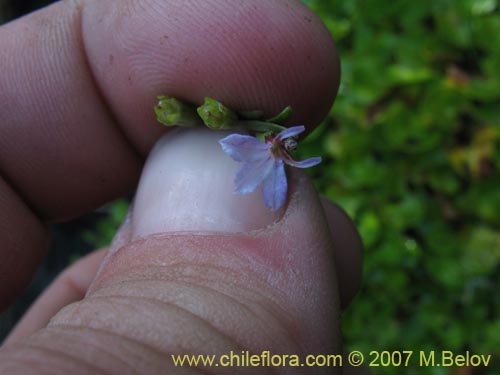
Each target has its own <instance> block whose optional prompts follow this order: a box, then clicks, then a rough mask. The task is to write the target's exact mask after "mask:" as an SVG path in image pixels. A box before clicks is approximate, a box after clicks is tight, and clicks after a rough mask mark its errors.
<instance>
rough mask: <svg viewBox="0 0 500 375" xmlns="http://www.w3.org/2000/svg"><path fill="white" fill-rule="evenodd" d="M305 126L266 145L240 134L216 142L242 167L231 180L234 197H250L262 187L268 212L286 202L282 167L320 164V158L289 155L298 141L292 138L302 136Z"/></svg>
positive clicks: (304, 166)
mask: <svg viewBox="0 0 500 375" xmlns="http://www.w3.org/2000/svg"><path fill="white" fill-rule="evenodd" d="M304 130H305V127H304V126H293V127H291V128H288V129H285V130H283V131H282V132H281V133H279V134H278V135H276V136H268V137H266V140H265V142H261V141H260V140H259V139H257V138H255V137H252V136H249V135H242V134H231V135H229V136H227V137H225V138H223V139H221V140H220V141H219V143H220V144H221V146H222V150H223V151H224V152H225V153H226V154H228V155H229V156H231V158H233V159H234V160H236V161H239V162H242V163H243V166H242V167H241V169H240V170H239V171H238V173H237V174H236V177H235V179H234V193H235V194H250V193H252V192H254V191H255V189H257V187H258V186H259V185H261V184H262V197H263V199H264V204H265V205H266V206H267V207H269V208H270V209H271V210H273V211H276V210H278V209H280V208H281V207H282V206H283V205H284V204H285V201H286V193H287V189H288V185H287V181H286V174H285V164H288V165H291V166H292V167H297V168H309V167H312V166H314V165H316V164H319V163H320V162H321V158H320V157H315V158H310V159H306V160H303V161H296V160H293V158H292V157H291V156H290V151H293V150H294V149H295V148H296V146H297V142H296V141H295V139H293V138H292V137H294V136H296V135H298V134H300V133H302V132H303V131H304Z"/></svg>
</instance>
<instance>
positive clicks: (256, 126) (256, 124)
mask: <svg viewBox="0 0 500 375" xmlns="http://www.w3.org/2000/svg"><path fill="white" fill-rule="evenodd" d="M241 124H242V125H243V127H244V128H245V129H249V130H253V131H256V132H261V133H265V132H273V133H281V132H282V131H283V130H285V129H286V128H285V127H284V126H281V125H278V124H273V123H270V122H265V121H242V122H241Z"/></svg>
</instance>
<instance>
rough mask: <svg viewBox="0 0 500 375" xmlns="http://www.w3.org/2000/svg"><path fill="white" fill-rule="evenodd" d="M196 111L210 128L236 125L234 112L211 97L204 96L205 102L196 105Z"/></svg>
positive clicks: (225, 127)
mask: <svg viewBox="0 0 500 375" xmlns="http://www.w3.org/2000/svg"><path fill="white" fill-rule="evenodd" d="M197 111H198V115H199V116H200V117H201V119H202V120H203V122H204V123H205V125H206V126H207V127H209V128H210V129H216V130H217V129H230V128H232V127H234V126H236V123H237V120H238V117H237V116H236V113H235V112H233V111H231V110H230V109H229V108H227V107H226V106H225V105H224V104H222V103H221V102H219V101H217V100H215V99H212V98H205V102H204V103H203V105H201V106H199V107H198V109H197Z"/></svg>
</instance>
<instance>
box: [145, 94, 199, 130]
mask: <svg viewBox="0 0 500 375" xmlns="http://www.w3.org/2000/svg"><path fill="white" fill-rule="evenodd" d="M154 110H155V113H156V118H157V120H158V122H160V123H162V124H163V125H166V126H176V125H177V126H185V127H191V126H196V125H201V121H200V118H199V117H198V116H197V115H196V111H195V109H194V107H193V106H191V105H189V104H186V103H184V102H182V101H180V100H179V99H176V98H172V97H169V96H164V95H160V96H158V104H157V105H156V106H155V108H154Z"/></svg>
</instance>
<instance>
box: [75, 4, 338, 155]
mask: <svg viewBox="0 0 500 375" xmlns="http://www.w3.org/2000/svg"><path fill="white" fill-rule="evenodd" d="M103 14H107V15H108V16H107V17H106V18H103V17H102V15H103ZM82 29H83V39H84V44H85V46H86V50H87V53H88V57H89V61H90V66H91V67H92V68H93V71H94V74H95V76H96V77H97V81H98V83H99V85H100V87H101V89H102V92H103V94H104V96H105V97H106V99H107V101H108V102H109V103H111V106H112V107H113V109H114V112H115V113H116V115H117V117H118V118H119V120H120V122H121V123H123V124H124V126H125V132H126V133H127V134H128V136H129V138H130V139H132V140H133V141H134V142H142V144H139V145H138V149H140V150H142V151H144V152H145V151H146V150H149V148H150V147H151V146H152V144H153V142H154V139H155V138H156V137H157V135H158V134H157V133H158V131H156V132H155V131H154V130H152V129H146V128H145V127H144V123H145V121H147V122H154V117H153V113H152V111H151V103H153V102H154V98H155V97H156V95H158V94H160V93H165V94H168V95H172V96H177V97H180V98H182V99H184V100H188V101H191V102H193V103H201V102H202V101H203V98H204V97H205V96H210V97H214V98H216V99H218V100H220V101H222V102H224V103H225V104H226V105H228V106H229V107H232V108H235V109H241V110H253V109H262V110H264V111H265V112H266V114H267V115H275V114H276V113H278V112H279V111H280V110H281V109H283V108H284V107H285V106H287V105H291V106H292V107H293V108H294V116H293V119H292V121H293V122H294V123H300V124H306V125H307V126H308V127H309V128H311V126H313V125H315V124H317V123H318V122H319V121H320V120H321V119H322V118H323V117H324V116H325V115H326V114H327V112H328V110H329V108H330V106H331V104H332V102H333V100H334V98H335V95H336V92H337V88H338V84H339V59H338V55H337V52H336V49H335V45H334V42H333V40H332V38H331V36H330V33H329V32H328V30H327V29H326V27H325V26H324V25H323V23H322V22H321V20H320V19H319V17H317V16H316V15H314V14H313V13H312V11H311V10H309V9H308V8H307V7H306V6H305V5H303V4H301V3H300V2H299V1H277V0H274V1H268V0H258V1H252V2H241V1H237V2H228V1H222V0H210V1H195V0H190V1H184V2H178V1H158V0H148V1H143V2H141V3H140V7H139V5H138V3H136V2H133V1H123V2H92V3H89V4H88V6H86V7H85V8H84V10H83V21H82ZM145 131H146V132H151V134H153V133H154V134H155V135H154V136H151V137H145V135H144V132H145Z"/></svg>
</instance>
